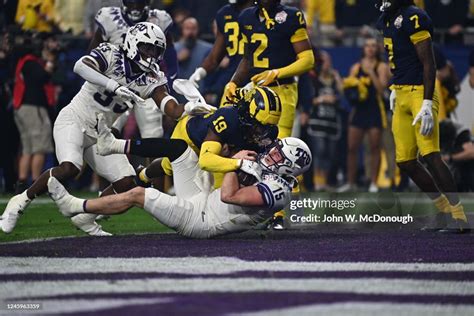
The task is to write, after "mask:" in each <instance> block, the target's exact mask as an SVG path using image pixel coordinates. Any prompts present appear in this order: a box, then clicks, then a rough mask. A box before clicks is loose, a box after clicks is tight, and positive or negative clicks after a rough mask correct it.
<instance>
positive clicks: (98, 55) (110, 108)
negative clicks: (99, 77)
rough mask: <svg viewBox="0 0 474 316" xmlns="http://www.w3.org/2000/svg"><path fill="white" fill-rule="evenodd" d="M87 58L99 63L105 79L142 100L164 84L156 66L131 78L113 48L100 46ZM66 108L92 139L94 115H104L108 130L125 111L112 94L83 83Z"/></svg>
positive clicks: (121, 55) (127, 62) (128, 66)
mask: <svg viewBox="0 0 474 316" xmlns="http://www.w3.org/2000/svg"><path fill="white" fill-rule="evenodd" d="M90 55H91V56H92V57H94V59H95V60H98V61H99V64H100V66H101V69H105V71H104V72H103V74H104V75H105V76H107V77H109V78H111V79H113V80H115V81H117V82H118V83H119V84H120V85H122V86H125V87H127V88H129V89H130V90H132V91H133V92H135V93H136V94H137V95H139V96H140V97H142V98H143V99H147V98H149V97H150V95H151V93H152V92H153V90H155V89H156V88H157V87H159V86H162V85H165V84H166V83H167V79H166V76H165V74H164V73H163V72H161V71H159V67H158V65H156V71H152V72H147V73H139V74H133V73H132V71H131V64H130V63H131V61H130V60H129V59H127V58H126V57H125V54H124V52H123V51H122V50H121V49H120V48H119V47H117V46H115V45H112V44H109V43H102V44H100V45H99V46H98V47H97V48H95V49H93V50H92V51H91V53H90ZM136 106H140V105H136ZM68 108H70V109H72V110H73V112H74V113H75V115H76V116H77V117H78V122H79V124H81V125H82V127H83V129H84V131H85V132H86V134H87V135H89V136H92V137H96V136H97V132H96V130H95V126H96V124H97V114H98V113H104V115H105V118H106V120H107V123H108V126H111V124H112V123H113V122H114V121H115V120H116V119H117V118H118V117H119V116H120V115H121V114H122V113H124V112H126V111H127V110H128V107H127V106H126V105H125V104H123V102H122V101H121V99H120V98H119V97H116V96H115V94H114V93H113V92H109V91H106V90H105V88H104V87H100V86H97V85H94V84H92V83H89V82H85V83H84V85H83V86H82V88H81V90H80V91H79V93H78V94H76V96H75V97H74V98H73V100H72V101H71V103H70V104H69V105H68Z"/></svg>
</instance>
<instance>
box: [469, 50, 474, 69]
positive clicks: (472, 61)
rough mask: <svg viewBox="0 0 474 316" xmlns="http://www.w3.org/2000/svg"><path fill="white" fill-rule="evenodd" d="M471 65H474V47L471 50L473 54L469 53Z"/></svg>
mask: <svg viewBox="0 0 474 316" xmlns="http://www.w3.org/2000/svg"><path fill="white" fill-rule="evenodd" d="M469 67H474V49H473V50H471V54H470V55H469Z"/></svg>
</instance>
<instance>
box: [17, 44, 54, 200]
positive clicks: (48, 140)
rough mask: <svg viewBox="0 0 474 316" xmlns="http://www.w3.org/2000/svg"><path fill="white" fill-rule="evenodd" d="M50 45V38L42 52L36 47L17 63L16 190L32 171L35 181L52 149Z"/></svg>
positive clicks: (52, 96) (22, 187) (19, 188)
mask: <svg viewBox="0 0 474 316" xmlns="http://www.w3.org/2000/svg"><path fill="white" fill-rule="evenodd" d="M50 45H51V43H50V41H48V40H47V41H45V44H44V47H43V48H42V49H41V48H40V49H39V51H38V49H36V47H34V46H33V47H32V49H31V51H30V52H29V53H28V54H26V55H24V56H23V57H22V58H20V60H19V61H18V64H17V66H16V71H15V87H14V91H13V106H14V108H15V114H14V115H15V123H16V125H17V127H18V131H19V132H20V137H21V147H22V151H21V155H20V162H19V168H18V169H19V170H18V185H17V188H16V191H17V192H22V191H23V190H24V189H25V187H26V186H27V181H28V177H29V175H30V172H31V178H32V180H33V181H34V180H36V179H37V178H38V177H39V176H40V174H41V171H42V168H43V165H44V162H45V154H47V153H51V152H53V143H52V128H51V122H50V119H49V114H48V109H47V107H48V105H50V103H51V102H53V98H54V95H52V93H54V92H53V91H51V90H52V88H53V89H54V87H52V85H51V83H50V77H51V74H52V72H53V70H54V63H53V62H52V55H51V54H52V52H51V51H50V49H51V47H50Z"/></svg>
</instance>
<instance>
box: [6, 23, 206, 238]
mask: <svg viewBox="0 0 474 316" xmlns="http://www.w3.org/2000/svg"><path fill="white" fill-rule="evenodd" d="M165 49H166V39H165V35H164V34H163V32H162V31H161V30H160V28H159V27H157V26H156V25H155V24H152V23H147V22H143V23H138V24H136V25H135V26H133V27H131V28H130V29H129V30H128V32H127V35H126V37H125V44H124V46H123V47H117V46H114V45H112V44H109V43H103V44H102V45H100V46H99V47H98V48H97V49H94V50H92V52H91V53H90V55H86V56H83V57H82V58H81V59H79V60H78V61H77V62H76V64H75V66H74V71H75V72H76V73H77V74H79V75H80V76H81V77H82V78H84V79H85V80H86V83H84V85H83V86H82V88H81V91H79V93H78V94H77V95H76V96H75V97H74V99H73V100H72V101H71V103H70V104H69V105H68V106H66V107H65V108H63V109H62V110H61V112H60V113H59V115H58V118H57V119H56V122H55V123H54V131H53V135H54V140H55V143H56V156H57V159H58V161H59V166H57V167H54V168H52V169H50V170H47V171H46V172H44V173H43V174H42V175H41V176H40V177H39V178H38V179H37V180H36V181H35V182H34V183H33V184H32V185H31V187H30V188H29V189H28V190H25V191H24V192H23V193H21V194H18V195H16V196H14V197H13V198H12V199H10V201H9V202H8V205H7V207H6V209H5V211H4V213H3V215H2V219H1V220H0V228H1V229H2V230H3V231H4V232H5V233H10V232H11V231H12V230H13V229H14V227H15V225H16V223H17V220H18V218H19V216H20V215H21V214H22V213H23V211H24V210H25V209H26V208H27V206H28V205H29V204H30V202H31V201H32V200H33V199H35V198H36V197H37V196H39V195H41V194H43V193H45V192H47V189H48V188H47V182H48V178H49V177H50V175H51V174H52V175H53V176H54V177H56V178H57V179H59V180H60V181H63V182H64V181H67V180H68V179H73V178H74V177H75V176H77V175H78V174H79V172H80V170H81V168H82V166H83V163H84V161H86V162H87V164H88V165H89V166H90V167H91V168H92V169H93V170H94V171H95V172H96V173H97V174H98V175H100V176H102V177H104V178H105V179H106V180H108V181H109V182H110V183H112V185H111V186H110V187H109V188H108V189H106V190H104V192H103V195H107V194H113V193H117V192H125V191H127V190H129V189H131V188H133V187H134V186H135V181H134V177H135V170H134V169H133V167H132V166H131V165H130V163H129V162H128V159H127V157H126V156H125V155H113V156H108V157H102V156H100V155H98V154H97V152H96V151H97V150H96V145H95V143H96V138H97V131H96V125H97V113H103V114H104V116H105V119H106V121H107V123H108V125H109V126H110V125H111V124H112V123H113V122H114V120H116V119H117V117H119V116H120V115H121V114H122V113H124V112H125V111H127V110H129V108H131V107H133V106H134V105H135V106H140V105H141V104H143V99H146V98H152V99H153V101H154V102H155V103H156V104H157V105H159V108H160V109H161V110H162V112H163V113H165V114H166V115H168V116H170V117H171V118H174V119H178V118H180V117H181V116H185V115H186V114H190V113H196V111H198V112H199V111H200V113H202V111H204V112H209V111H210V110H211V109H212V107H210V106H208V105H206V104H202V103H199V102H188V103H186V104H185V105H184V106H183V105H180V104H178V103H177V101H176V99H174V98H173V97H172V96H170V95H168V88H167V80H166V76H165V74H164V73H163V72H161V71H160V69H159V67H158V62H159V61H160V60H161V58H162V56H163V53H164V51H165ZM94 220H95V217H94V216H92V215H87V214H86V215H80V216H78V217H74V218H73V219H72V221H73V223H74V224H75V225H76V226H77V227H79V228H80V229H82V230H83V231H85V232H87V233H89V234H91V235H104V234H105V233H104V232H103V231H102V229H101V227H100V225H98V224H97V223H96V222H95V221H94Z"/></svg>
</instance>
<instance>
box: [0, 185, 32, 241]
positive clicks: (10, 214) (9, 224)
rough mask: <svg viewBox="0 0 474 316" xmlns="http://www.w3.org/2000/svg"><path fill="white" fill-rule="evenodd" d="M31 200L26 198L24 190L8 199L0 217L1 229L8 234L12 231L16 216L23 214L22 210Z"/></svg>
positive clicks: (16, 219)
mask: <svg viewBox="0 0 474 316" xmlns="http://www.w3.org/2000/svg"><path fill="white" fill-rule="evenodd" d="M30 202H31V200H30V199H28V196H27V195H26V191H25V192H23V193H21V194H18V195H15V196H14V197H12V198H11V199H10V201H8V204H7V207H6V208H5V211H4V212H3V215H2V219H1V220H0V227H1V229H2V231H3V232H4V233H6V234H9V233H11V232H12V231H13V229H14V228H15V226H16V222H17V221H18V218H19V217H20V216H21V215H22V214H23V211H24V210H25V209H26V207H27V206H28V205H29V204H30Z"/></svg>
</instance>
